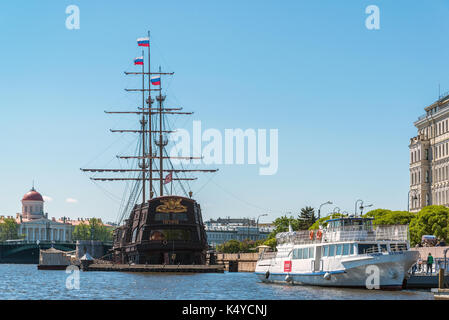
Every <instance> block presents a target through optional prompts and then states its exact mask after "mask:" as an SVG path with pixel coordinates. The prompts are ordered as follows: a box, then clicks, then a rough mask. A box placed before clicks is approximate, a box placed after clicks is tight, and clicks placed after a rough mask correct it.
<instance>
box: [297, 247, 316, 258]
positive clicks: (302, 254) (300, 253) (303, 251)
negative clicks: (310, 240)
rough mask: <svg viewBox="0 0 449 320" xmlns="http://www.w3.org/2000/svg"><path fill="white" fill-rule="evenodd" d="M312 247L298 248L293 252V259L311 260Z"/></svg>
mask: <svg viewBox="0 0 449 320" xmlns="http://www.w3.org/2000/svg"><path fill="white" fill-rule="evenodd" d="M313 249H314V248H313V247H308V248H300V249H294V250H293V255H292V258H293V259H311V258H313V257H314V252H313Z"/></svg>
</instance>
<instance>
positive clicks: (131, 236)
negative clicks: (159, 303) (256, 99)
mask: <svg viewBox="0 0 449 320" xmlns="http://www.w3.org/2000/svg"><path fill="white" fill-rule="evenodd" d="M137 43H138V46H140V47H146V48H147V50H148V58H147V70H145V63H144V53H145V52H144V51H142V56H141V57H137V58H136V59H134V64H135V65H141V67H142V69H141V71H140V72H125V75H131V76H141V77H142V87H141V88H132V89H125V90H126V91H127V92H140V93H141V94H142V101H141V106H139V107H137V109H136V110H134V111H105V113H107V114H118V115H131V114H132V115H138V116H139V122H140V128H138V129H120V130H112V129H111V132H114V133H138V134H139V135H140V138H139V142H138V143H139V145H138V148H137V149H136V150H137V151H138V153H137V154H135V155H117V158H118V159H133V160H135V162H136V167H134V168H124V169H123V168H99V169H94V168H82V169H81V170H82V171H83V172H91V173H131V174H134V176H130V177H121V178H117V177H91V178H90V179H91V180H93V181H132V182H133V183H134V184H133V187H132V192H131V194H130V197H129V199H128V202H127V205H126V206H125V207H124V210H123V211H122V213H121V215H120V218H119V221H118V224H121V222H122V221H123V220H124V219H123V218H124V217H125V216H127V215H128V214H129V218H128V219H126V220H124V221H125V223H124V224H123V225H121V226H120V227H119V228H117V229H116V230H115V234H114V246H113V249H114V252H115V256H116V260H117V261H118V262H121V263H128V262H135V263H154V264H172V263H183V264H186V263H187V264H191V263H195V264H204V263H205V252H206V249H207V239H206V234H205V231H204V225H203V221H202V217H201V209H200V206H199V204H198V203H197V202H196V201H195V200H193V199H192V195H193V193H192V191H191V190H189V191H188V192H187V190H188V189H186V188H185V186H184V185H183V182H186V183H187V184H188V182H189V181H193V180H196V179H197V178H196V177H191V176H187V175H186V174H187V173H194V172H206V173H207V172H208V173H213V172H216V171H218V169H184V167H183V166H182V164H181V168H180V169H175V168H174V166H173V163H172V162H171V160H172V159H179V160H194V159H201V157H181V156H170V155H169V154H168V153H167V151H166V146H167V144H168V138H167V135H168V134H170V133H173V132H174V131H173V130H171V129H170V128H168V124H167V122H166V117H167V116H169V115H191V114H193V112H184V111H183V109H182V108H179V107H169V108H167V107H165V106H164V101H165V99H166V96H165V95H164V94H163V93H162V92H163V86H162V83H163V82H162V78H163V77H166V76H173V75H174V72H162V70H161V67H159V69H158V71H157V72H153V71H152V69H151V45H150V32H148V37H146V38H139V39H138V40H137ZM152 93H154V95H153V94H152ZM174 181H176V182H177V183H179V185H180V187H181V190H182V191H183V193H184V195H185V196H179V195H173V182H174ZM168 183H170V184H171V185H170V190H168V188H167V186H166V185H167V184H168ZM188 187H189V189H190V185H188ZM139 194H140V199H141V203H140V204H137V202H138V195H139ZM131 208H132V210H131ZM130 211H131V212H130ZM169 242H170V244H169Z"/></svg>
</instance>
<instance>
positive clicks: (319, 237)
mask: <svg viewBox="0 0 449 320" xmlns="http://www.w3.org/2000/svg"><path fill="white" fill-rule="evenodd" d="M322 236H323V231H321V230H318V231H317V233H316V238H317V239H318V240H320V239H321V237H322Z"/></svg>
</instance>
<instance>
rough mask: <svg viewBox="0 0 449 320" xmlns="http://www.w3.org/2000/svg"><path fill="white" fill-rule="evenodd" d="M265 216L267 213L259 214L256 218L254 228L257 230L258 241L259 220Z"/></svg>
mask: <svg viewBox="0 0 449 320" xmlns="http://www.w3.org/2000/svg"><path fill="white" fill-rule="evenodd" d="M266 216H268V213H263V214H259V216H258V217H257V222H256V228H257V238H258V239H259V218H260V217H266Z"/></svg>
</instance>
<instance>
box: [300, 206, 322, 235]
mask: <svg viewBox="0 0 449 320" xmlns="http://www.w3.org/2000/svg"><path fill="white" fill-rule="evenodd" d="M316 220H317V219H316V216H315V209H314V208H312V207H304V208H302V209H301V212H300V214H299V217H298V230H308V229H309V228H310V227H311V226H312V225H313V224H314V223H315V221H316Z"/></svg>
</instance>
